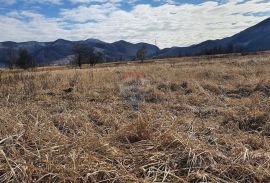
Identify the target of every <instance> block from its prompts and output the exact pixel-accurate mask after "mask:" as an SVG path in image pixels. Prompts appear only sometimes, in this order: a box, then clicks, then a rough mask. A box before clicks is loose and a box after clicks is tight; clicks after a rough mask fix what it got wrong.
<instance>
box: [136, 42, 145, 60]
mask: <svg viewBox="0 0 270 183" xmlns="http://www.w3.org/2000/svg"><path fill="white" fill-rule="evenodd" d="M146 54H147V50H146V47H145V46H142V48H140V49H138V51H137V59H139V60H141V62H142V63H143V62H144V60H145V57H146Z"/></svg>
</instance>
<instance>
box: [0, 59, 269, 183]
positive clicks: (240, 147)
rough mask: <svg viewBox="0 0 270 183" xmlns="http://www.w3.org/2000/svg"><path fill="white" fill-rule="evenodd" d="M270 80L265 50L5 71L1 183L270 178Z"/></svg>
mask: <svg viewBox="0 0 270 183" xmlns="http://www.w3.org/2000/svg"><path fill="white" fill-rule="evenodd" d="M92 76H94V77H92ZM269 78H270V56H269V55H268V54H262V55H253V56H252V55H251V56H242V57H241V56H230V57H229V56H228V57H224V56H223V57H222V58H208V57H201V58H181V59H170V60H167V61H166V60H163V61H156V62H155V63H154V62H152V63H146V64H137V63H136V64H128V65H121V66H116V65H113V64H111V65H110V64H108V65H105V66H104V65H99V66H98V67H97V68H96V69H94V72H93V75H92V73H91V71H90V70H88V69H81V70H78V69H77V70H75V69H68V68H62V67H61V69H60V70H58V69H50V70H47V69H39V70H37V71H35V72H32V71H31V72H28V71H25V72H22V71H17V72H7V71H2V72H1V73H0V84H1V85H0V124H1V128H0V182H115V183H119V182H123V183H124V182H142V183H146V182H224V183H225V182H269V180H270V151H269V150H270V113H269V112H270V80H269ZM69 88H72V89H73V90H72V91H71V92H69V91H67V90H66V91H67V92H65V91H64V90H65V89H69Z"/></svg>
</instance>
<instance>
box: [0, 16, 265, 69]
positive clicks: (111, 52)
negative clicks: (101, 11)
mask: <svg viewBox="0 0 270 183" xmlns="http://www.w3.org/2000/svg"><path fill="white" fill-rule="evenodd" d="M78 43H82V44H85V45H87V46H88V47H93V48H94V49H98V50H99V51H101V52H103V55H104V61H122V60H135V59H136V52H137V50H138V49H140V48H141V47H143V46H144V47H145V49H146V50H147V55H146V57H147V58H166V57H177V56H189V55H200V54H206V53H208V52H209V51H210V53H211V50H212V51H213V50H219V51H220V49H227V48H230V50H227V52H230V51H232V52H237V51H243V50H244V51H246V52H256V51H265V50H270V18H267V19H265V20H263V21H262V22H259V23H258V24H256V25H254V26H251V27H249V28H247V29H245V30H243V31H241V32H239V33H237V34H235V35H233V36H231V37H226V38H223V39H216V40H206V41H204V42H201V43H199V44H194V45H191V46H188V47H175V46H174V47H171V48H164V49H160V48H158V47H157V46H155V45H153V44H148V43H130V42H127V41H125V40H119V41H115V42H113V43H108V42H104V41H101V40H98V39H93V38H90V39H86V40H82V41H69V40H65V39H57V40H55V41H52V42H38V41H28V42H19V43H17V42H14V41H5V42H0V65H1V64H2V65H5V64H7V62H8V50H9V49H14V50H17V51H18V50H19V49H20V48H25V49H27V50H28V51H29V53H30V54H31V55H32V56H33V58H34V59H35V60H36V61H37V62H38V64H41V65H47V64H59V63H60V64H63V63H67V61H68V60H67V58H70V56H72V48H73V46H74V44H78ZM237 48H238V49H237ZM239 48H241V49H239ZM212 53H215V52H212Z"/></svg>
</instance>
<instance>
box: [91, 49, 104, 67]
mask: <svg viewBox="0 0 270 183" xmlns="http://www.w3.org/2000/svg"><path fill="white" fill-rule="evenodd" d="M102 55H103V54H102V53H101V52H100V51H97V50H95V49H94V48H90V49H89V51H88V63H89V65H90V66H91V67H94V66H95V65H96V64H97V63H99V62H100V61H101V59H102Z"/></svg>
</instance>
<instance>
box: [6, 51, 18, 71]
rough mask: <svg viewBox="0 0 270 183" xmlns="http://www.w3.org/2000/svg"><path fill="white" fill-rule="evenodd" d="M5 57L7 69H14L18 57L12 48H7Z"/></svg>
mask: <svg viewBox="0 0 270 183" xmlns="http://www.w3.org/2000/svg"><path fill="white" fill-rule="evenodd" d="M7 57H8V60H7V61H8V65H7V66H8V68H9V69H14V67H15V66H16V62H17V59H18V55H17V52H16V50H15V49H14V48H8V50H7Z"/></svg>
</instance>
